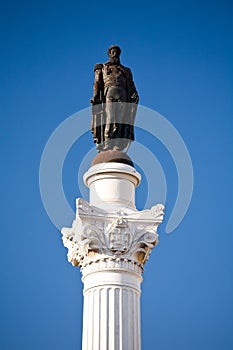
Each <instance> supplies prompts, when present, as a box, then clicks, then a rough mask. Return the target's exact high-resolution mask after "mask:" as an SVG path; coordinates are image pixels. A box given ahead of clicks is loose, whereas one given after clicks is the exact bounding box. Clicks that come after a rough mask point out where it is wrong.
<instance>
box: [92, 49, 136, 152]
mask: <svg viewBox="0 0 233 350" xmlns="http://www.w3.org/2000/svg"><path fill="white" fill-rule="evenodd" d="M120 54H121V49H120V47H119V46H115V45H113V46H110V47H109V49H108V56H109V61H108V62H106V63H104V64H96V65H95V67H94V73H95V80H94V94H93V97H92V99H91V104H92V106H93V107H92V126H91V130H92V134H93V138H94V142H95V143H96V148H97V149H98V151H107V150H119V151H124V150H127V149H128V147H129V145H130V143H131V141H133V140H134V120H135V116H136V111H137V104H138V101H139V96H138V93H137V90H136V88H135V85H134V82H133V76H132V73H131V70H130V69H129V68H127V67H124V66H123V65H122V64H121V63H120Z"/></svg>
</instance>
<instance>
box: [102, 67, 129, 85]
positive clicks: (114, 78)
mask: <svg viewBox="0 0 233 350" xmlns="http://www.w3.org/2000/svg"><path fill="white" fill-rule="evenodd" d="M102 72H103V81H104V86H105V88H106V87H110V86H118V87H120V88H122V89H127V68H125V67H123V66H122V65H120V64H119V65H118V64H109V63H105V64H104V65H103V69H102Z"/></svg>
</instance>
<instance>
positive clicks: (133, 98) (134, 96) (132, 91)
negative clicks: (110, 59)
mask: <svg viewBox="0 0 233 350" xmlns="http://www.w3.org/2000/svg"><path fill="white" fill-rule="evenodd" d="M128 74H129V78H128V81H129V84H128V86H129V98H130V102H132V103H136V104H138V101H139V95H138V92H137V89H136V87H135V84H134V81H133V74H132V72H131V70H130V69H129V68H128Z"/></svg>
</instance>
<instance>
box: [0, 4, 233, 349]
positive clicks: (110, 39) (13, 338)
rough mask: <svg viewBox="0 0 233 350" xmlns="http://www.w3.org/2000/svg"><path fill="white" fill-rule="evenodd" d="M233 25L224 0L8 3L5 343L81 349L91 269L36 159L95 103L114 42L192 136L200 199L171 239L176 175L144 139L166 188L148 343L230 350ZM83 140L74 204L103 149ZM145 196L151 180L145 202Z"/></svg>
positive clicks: (153, 263)
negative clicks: (77, 257) (90, 157)
mask: <svg viewBox="0 0 233 350" xmlns="http://www.w3.org/2000/svg"><path fill="white" fill-rule="evenodd" d="M232 23H233V22H232V5H231V2H230V1H226V0H221V1H220V0H218V1H216V0H213V1H205V0H204V1H200V0H195V1H193V0H191V1H180V0H176V1H169V0H163V1H161V0H159V1H156V0H155V1H148V0H145V1H142V2H138V3H137V2H136V1H116V2H111V1H105V0H104V1H101V2H94V1H88V2H84V1H83V2H79V1H69V0H67V1H64V0H61V1H59V0H57V1H49V0H48V1H43V0H41V1H24V0H22V1H11V0H9V1H6V2H4V3H3V2H2V3H1V9H0V47H1V55H0V70H1V71H0V82H1V83H0V116H1V128H0V130H1V137H0V144H1V153H2V160H1V182H0V183H1V202H2V205H1V214H2V215H1V217H2V219H1V237H2V238H1V246H2V253H1V267H2V269H1V270H2V277H1V304H2V305H1V342H0V348H1V349H3V350H21V349H22V350H32V349H33V350H41V349H43V350H51V349H56V350H64V349H67V348H68V347H69V350H79V349H81V326H82V283H81V280H80V278H81V275H80V272H79V269H78V268H74V267H72V266H71V265H70V264H69V263H68V262H67V259H66V249H65V248H64V247H63V245H62V242H61V235H60V233H59V231H58V229H57V228H56V227H54V225H53V224H52V223H51V221H50V219H49V217H48V216H47V214H46V211H45V210H44V207H43V204H42V201H41V197H40V190H39V165H40V159H41V155H42V152H43V149H44V147H45V144H46V142H47V140H48V138H49V137H50V135H51V133H52V132H53V131H54V130H55V128H56V127H58V126H59V124H60V123H61V122H62V121H64V120H65V119H66V118H67V117H69V116H70V115H72V114H74V113H76V112H77V111H80V110H81V109H83V108H86V107H88V106H89V99H90V97H91V95H92V84H93V66H94V64H95V63H97V62H105V61H106V60H107V55H106V52H107V48H108V47H109V46H110V45H111V44H118V45H120V46H121V48H122V56H121V59H122V63H123V64H124V65H126V66H130V67H131V69H132V71H133V74H134V80H135V83H136V86H137V89H138V92H139V95H140V104H142V105H144V106H147V107H149V108H152V109H154V110H156V111H158V112H159V113H161V114H162V115H163V116H165V117H166V118H167V119H168V120H169V121H170V122H171V123H172V124H173V126H174V127H175V128H176V129H177V130H178V132H179V133H180V135H181V136H182V137H183V139H184V141H185V144H186V146H187V148H188V150H189V153H190V155H191V159H192V163H193V170H194V192H193V197H192V201H191V205H190V207H189V210H188V212H187V215H186V216H185V218H184V220H183V221H182V223H181V224H180V225H179V226H178V227H177V229H176V230H175V231H174V232H173V233H172V234H170V235H168V234H166V233H165V227H166V224H167V221H168V219H169V216H170V214H171V210H172V208H173V206H174V202H175V199H176V195H177V173H176V169H175V166H174V163H173V160H172V159H171V157H170V156H169V154H168V153H167V151H166V150H165V149H164V147H163V145H161V144H160V142H159V141H158V140H156V139H153V138H152V137H150V136H149V135H143V132H141V131H140V130H138V131H137V132H136V136H137V137H138V138H137V140H138V142H141V143H142V144H144V145H145V146H146V147H147V148H148V149H151V151H152V152H153V153H154V154H155V156H156V157H157V158H158V160H159V162H160V163H161V165H162V167H163V170H164V173H165V176H166V179H167V188H168V194H167V201H166V217H165V220H164V223H163V225H161V227H160V228H159V233H160V244H159V245H158V247H157V248H156V249H155V250H154V251H153V252H152V255H151V257H150V260H149V262H148V263H147V265H146V268H145V273H144V276H143V277H144V281H143V285H142V290H143V293H142V310H141V313H142V345H143V349H159V350H170V349H179V350H186V349H189V350H197V349H198V350H208V349H211V350H219V349H223V350H228V349H229V350H230V349H232V347H233V232H232V149H233V140H232V136H233V135H232V134H233V127H232V112H233V106H232V90H233V89H232V88H233V76H232V62H233V57H232ZM77 132H78V131H77ZM81 141H82V143H81V142H78V141H77V143H75V144H74V146H73V147H72V149H71V150H70V152H69V153H68V155H67V159H66V161H65V163H64V169H63V170H64V171H63V186H64V191H65V194H66V196H67V199H68V201H69V203H70V205H71V206H72V207H73V208H74V205H75V198H76V197H79V196H81V194H80V191H79V188H78V183H77V171H78V168H79V165H80V163H81V162H82V158H83V157H84V156H85V154H86V153H87V152H88V151H89V150H90V149H91V148H92V147H93V144H92V139H91V135H90V133H86V134H85V135H84V136H83V137H82V140H81ZM142 164H143V159H142ZM138 165H139V166H140V164H138ZM141 167H142V169H143V166H141ZM145 176H146V174H145ZM152 186H155V187H156V186H159V184H156V174H155V175H154V183H153V184H152ZM146 191H147V186H146V185H145V184H143V183H142V185H141V189H139V190H138V194H139V195H138V199H137V203H138V205H139V207H140V205H141V203H142V201H143V198H144V197H145V196H146ZM156 200H157V198H155V203H156ZM69 225H70V222H64V226H69Z"/></svg>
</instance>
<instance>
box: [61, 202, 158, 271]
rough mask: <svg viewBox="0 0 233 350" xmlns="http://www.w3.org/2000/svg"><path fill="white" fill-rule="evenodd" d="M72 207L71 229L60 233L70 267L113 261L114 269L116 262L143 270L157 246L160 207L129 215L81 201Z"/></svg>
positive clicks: (65, 229) (63, 229)
mask: <svg viewBox="0 0 233 350" xmlns="http://www.w3.org/2000/svg"><path fill="white" fill-rule="evenodd" d="M76 206H77V210H76V218H75V220H74V221H73V224H72V227H71V228H67V227H63V228H62V230H61V232H62V235H63V237H62V240H63V244H64V246H65V247H66V248H68V254H67V256H68V261H69V262H71V263H72V265H74V266H80V267H81V269H82V268H83V267H85V266H87V265H88V264H93V263H94V262H99V261H102V265H103V264H105V263H106V264H107V265H109V263H110V262H109V261H112V262H113V261H115V263H114V264H115V266H118V265H119V267H120V265H121V266H122V264H121V263H120V262H121V261H124V262H125V263H128V262H131V263H132V264H133V265H134V264H136V265H138V266H139V267H141V268H143V266H144V264H145V263H146V261H147V260H148V258H149V255H150V252H151V250H152V248H153V247H154V246H155V245H156V244H157V243H158V234H157V227H158V225H159V224H161V222H162V220H163V215H164V206H163V205H162V204H157V205H155V206H153V207H152V208H151V209H149V210H143V211H135V212H132V213H130V214H129V213H126V212H120V211H118V212H110V211H108V212H107V211H105V210H102V209H99V208H97V207H94V206H91V205H89V203H88V202H86V201H85V200H84V199H82V198H78V199H77V200H76ZM107 261H108V263H107ZM106 264H105V265H106ZM110 264H111V263H110ZM107 265H106V267H107ZM122 267H123V266H122Z"/></svg>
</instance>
